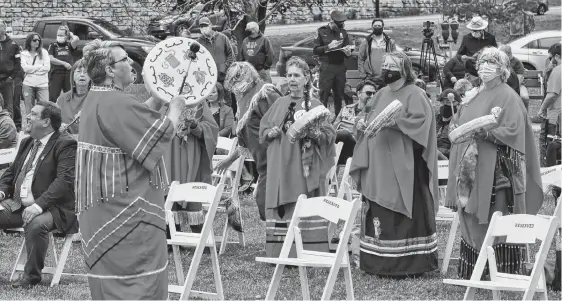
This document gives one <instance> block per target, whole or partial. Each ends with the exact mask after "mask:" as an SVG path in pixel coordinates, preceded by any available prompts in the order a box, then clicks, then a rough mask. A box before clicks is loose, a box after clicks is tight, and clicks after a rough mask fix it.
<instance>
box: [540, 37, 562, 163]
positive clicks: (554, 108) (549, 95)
mask: <svg viewBox="0 0 562 301" xmlns="http://www.w3.org/2000/svg"><path fill="white" fill-rule="evenodd" d="M551 49H552V51H551V50H550V49H549V51H551V52H550V55H551V56H552V64H553V65H555V66H556V67H554V69H552V72H551V73H550V76H549V77H548V83H547V85H546V96H545V98H544V100H543V102H542V104H541V107H540V109H539V117H541V118H543V120H542V123H541V134H540V136H539V143H540V150H541V151H540V156H541V166H547V164H546V149H547V146H548V135H556V124H557V121H558V116H559V115H560V112H561V104H560V93H561V83H560V81H561V80H562V75H561V71H562V65H561V64H560V62H561V61H560V52H561V51H560V49H561V47H560V43H557V46H556V47H551Z"/></svg>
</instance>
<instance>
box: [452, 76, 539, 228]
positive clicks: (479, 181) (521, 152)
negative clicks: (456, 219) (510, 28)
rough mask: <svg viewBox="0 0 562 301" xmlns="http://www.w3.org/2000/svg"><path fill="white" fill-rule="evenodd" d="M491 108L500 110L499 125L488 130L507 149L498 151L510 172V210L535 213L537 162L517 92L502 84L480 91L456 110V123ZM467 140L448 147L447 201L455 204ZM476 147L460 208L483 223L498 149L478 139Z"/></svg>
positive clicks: (462, 122)
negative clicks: (470, 182) (472, 175)
mask: <svg viewBox="0 0 562 301" xmlns="http://www.w3.org/2000/svg"><path fill="white" fill-rule="evenodd" d="M494 107H500V108H501V109H502V111H501V113H500V114H499V116H498V124H499V127H497V128H496V129H493V130H491V131H490V133H491V134H492V135H493V137H494V138H495V139H497V140H498V144H500V145H505V146H507V148H508V150H507V151H505V152H502V154H503V155H502V157H503V159H504V162H506V163H508V164H509V166H511V167H509V168H510V169H511V170H513V171H514V172H513V174H514V176H513V177H512V181H513V183H512V187H513V194H514V209H513V211H514V213H526V214H536V213H537V212H538V210H539V209H540V207H541V205H542V201H543V195H542V182H541V177H540V168H539V161H538V155H537V152H536V147H535V142H534V137H533V130H532V128H531V124H530V123H529V119H528V117H527V114H526V110H525V108H524V106H523V104H522V102H521V100H520V98H519V95H517V94H516V93H515V92H514V91H513V89H511V88H510V87H509V86H508V85H507V84H505V83H501V84H499V85H498V86H496V87H494V88H493V89H491V90H482V91H480V92H479V93H478V94H477V95H476V96H475V97H474V98H473V99H471V100H470V102H468V103H466V104H465V107H463V108H462V109H461V110H459V112H460V116H457V117H458V118H456V119H457V120H458V121H457V122H458V123H457V126H458V125H462V124H464V123H466V122H468V121H471V120H473V119H475V118H478V117H481V116H484V115H489V114H490V112H491V110H492V108H494ZM468 143H470V142H465V143H461V144H454V145H453V146H452V148H451V156H450V158H449V181H448V183H447V203H456V195H457V192H456V187H457V176H458V166H459V165H460V162H461V160H462V152H463V151H464V149H466V146H467V144H468ZM477 148H478V162H477V166H476V185H475V187H474V188H473V190H472V193H471V195H470V197H469V200H468V203H467V205H466V207H465V208H464V210H465V211H466V212H467V213H469V214H475V215H476V217H477V218H478V220H479V222H480V223H481V224H485V223H488V222H489V221H488V217H489V211H490V198H491V195H492V187H493V185H494V171H495V167H496V161H497V159H498V158H497V154H498V151H497V145H496V144H494V143H492V142H490V141H478V142H477ZM519 170H520V172H519ZM518 173H519V174H520V176H518Z"/></svg>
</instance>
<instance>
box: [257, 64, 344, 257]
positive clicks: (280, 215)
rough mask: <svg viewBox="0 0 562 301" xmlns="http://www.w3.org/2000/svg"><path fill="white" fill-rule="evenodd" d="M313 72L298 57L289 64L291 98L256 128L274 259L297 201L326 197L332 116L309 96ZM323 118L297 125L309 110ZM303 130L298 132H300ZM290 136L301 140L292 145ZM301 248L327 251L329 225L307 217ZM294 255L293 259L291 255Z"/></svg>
mask: <svg viewBox="0 0 562 301" xmlns="http://www.w3.org/2000/svg"><path fill="white" fill-rule="evenodd" d="M311 76H312V75H311V73H310V69H309V67H308V64H307V63H306V62H305V61H304V60H303V59H301V58H300V57H292V58H291V59H289V61H288V62H287V79H288V84H289V90H290V95H288V96H284V97H281V98H279V99H278V100H277V101H276V102H275V103H274V104H273V105H272V106H271V108H270V109H269V110H268V111H267V113H266V114H265V115H264V116H263V118H262V120H261V123H260V143H262V144H265V145H267V184H266V186H267V188H266V196H267V198H266V209H265V215H266V218H267V220H266V226H267V229H266V254H267V256H268V257H277V256H279V252H280V251H281V247H282V246H283V242H284V240H285V235H286V233H287V227H288V226H289V223H290V222H291V218H292V215H293V212H294V210H295V205H296V202H297V199H298V197H299V196H300V195H301V194H306V195H307V196H309V197H316V196H321V195H326V194H327V187H326V185H325V183H326V179H325V177H326V174H327V173H328V171H329V170H330V168H332V167H333V166H334V165H335V164H336V158H335V149H336V148H335V140H336V131H335V129H334V128H333V127H332V125H331V124H330V119H331V114H330V113H329V111H328V110H327V109H326V108H325V107H324V106H322V103H320V101H319V100H318V99H316V98H312V97H311V96H310V86H311V81H312V78H311ZM316 107H321V108H319V109H324V110H325V111H326V112H327V115H322V116H318V118H315V119H311V121H312V122H311V123H309V124H301V121H302V120H303V119H304V118H300V117H301V116H305V115H306V116H308V115H307V113H308V112H310V111H311V110H315V111H318V112H322V110H317V109H316ZM297 124H299V125H303V126H304V127H302V129H303V132H296V135H295V136H290V135H289V134H290V133H294V132H291V130H293V129H295V128H293V127H292V126H293V125H297ZM299 128H301V127H299ZM292 137H303V138H301V139H295V140H296V141H295V140H293V139H292ZM299 227H300V229H301V230H303V233H305V234H304V235H303V242H304V246H305V249H307V250H314V251H325V252H328V251H329V250H328V221H327V220H324V219H323V218H319V217H310V218H305V219H303V220H302V221H301V223H300V225H299ZM292 255H293V254H292Z"/></svg>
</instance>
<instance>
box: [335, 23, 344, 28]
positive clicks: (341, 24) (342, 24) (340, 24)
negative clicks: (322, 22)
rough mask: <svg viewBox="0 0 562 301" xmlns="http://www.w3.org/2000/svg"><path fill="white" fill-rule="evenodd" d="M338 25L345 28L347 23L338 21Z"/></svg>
mask: <svg viewBox="0 0 562 301" xmlns="http://www.w3.org/2000/svg"><path fill="white" fill-rule="evenodd" d="M336 26H337V27H338V28H339V29H343V28H344V27H345V23H344V22H338V23H336Z"/></svg>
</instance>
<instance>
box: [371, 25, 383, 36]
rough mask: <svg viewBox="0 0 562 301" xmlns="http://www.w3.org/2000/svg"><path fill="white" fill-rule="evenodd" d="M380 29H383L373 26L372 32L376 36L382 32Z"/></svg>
mask: <svg viewBox="0 0 562 301" xmlns="http://www.w3.org/2000/svg"><path fill="white" fill-rule="evenodd" d="M382 31H383V30H382V28H379V27H377V28H373V33H374V34H375V35H376V36H380V35H381V34H382Z"/></svg>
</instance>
